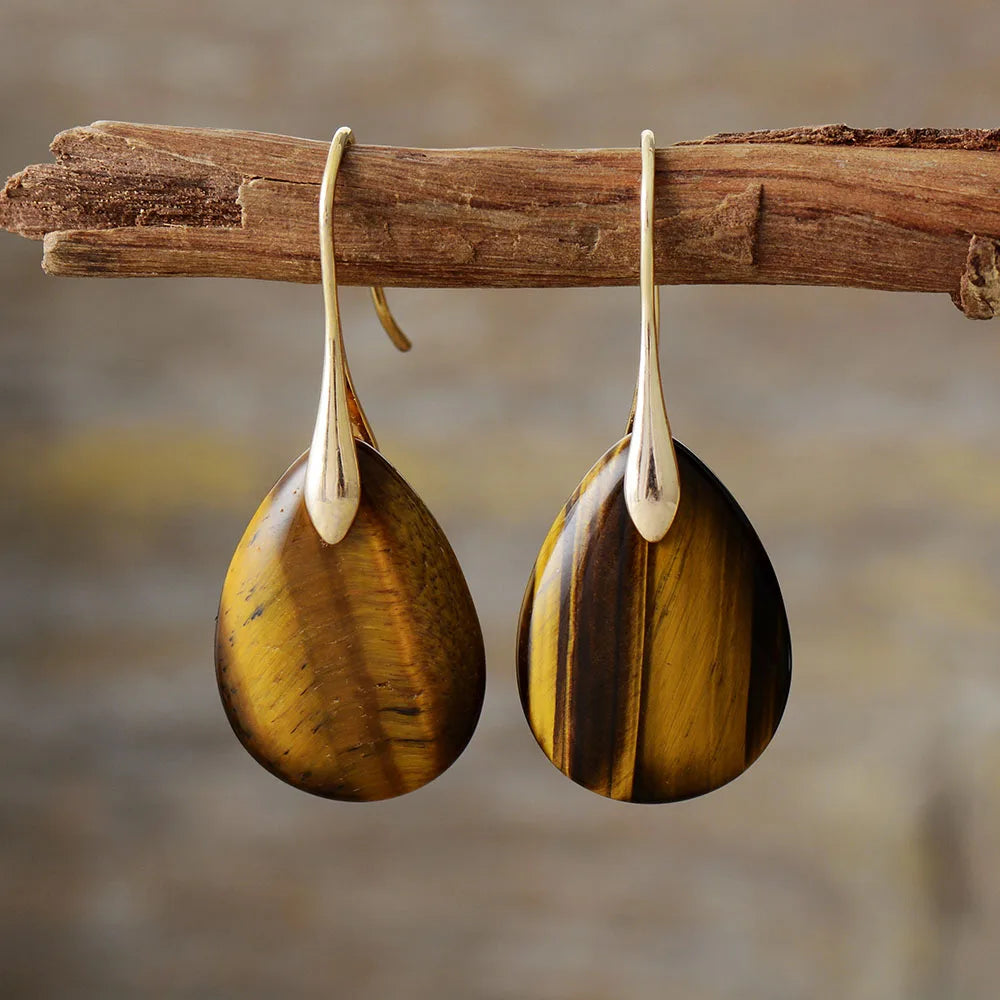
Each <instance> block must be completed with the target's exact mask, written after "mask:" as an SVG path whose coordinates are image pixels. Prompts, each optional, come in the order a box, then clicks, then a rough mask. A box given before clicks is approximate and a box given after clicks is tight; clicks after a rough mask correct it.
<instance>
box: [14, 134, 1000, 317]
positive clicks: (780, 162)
mask: <svg viewBox="0 0 1000 1000" xmlns="http://www.w3.org/2000/svg"><path fill="white" fill-rule="evenodd" d="M326 150H327V143H326V142H319V141H314V140H308V139H294V138H290V137H287V136H277V135H267V134H264V133H256V132H234V131H225V130H215V129H188V128H171V127H166V126H157V125H135V124H128V123H123V122H97V123H95V124H94V125H90V126H86V127H81V128H74V129H70V130H69V131H67V132H63V133H61V134H60V135H58V136H56V138H55V140H54V141H53V143H52V151H53V153H54V154H55V158H56V162H55V163H54V164H42V165H38V166H32V167H27V168H26V169H25V170H23V171H21V172H20V173H18V174H15V175H14V176H13V177H11V178H10V180H9V181H8V182H7V185H6V188H5V189H4V191H3V193H2V194H0V226H2V227H3V228H6V229H8V230H10V231H11V232H15V233H19V234H21V235H23V236H27V237H30V238H32V239H43V238H44V258H43V266H44V268H45V270H46V271H48V272H49V273H50V274H71V275H108V276H112V275H115V276H130V275H131V276H150V275H216V276H228V277H244V278H269V279H276V280H283V281H317V280H318V279H319V260H318V236H317V223H316V205H317V199H318V184H319V180H320V176H321V174H322V170H323V164H324V160H325V157H326ZM638 180H639V155H638V150H637V149H603V150H602V149H598V150H546V149H520V148H496V149H449V150H432V149H402V148H393V147H386V146H365V145H356V146H353V147H352V148H351V151H350V153H349V154H348V155H347V156H346V157H345V160H344V163H343V166H342V168H341V173H340V179H339V182H338V186H337V203H336V210H335V219H336V242H337V261H338V271H337V274H338V278H339V279H340V280H342V281H343V282H345V283H347V284H382V285H422V286H432V287H448V286H451V287H457V286H554V285H564V286H565V285H621V284H634V283H635V282H636V281H637V270H638V259H639V252H638V218H639V213H638V204H637V200H638V193H639V183H638ZM656 191H657V195H656V200H657V205H656V218H657V222H656V232H657V248H656V253H657V262H656V267H657V280H658V281H659V282H661V283H664V284H668V283H714V282H741V283H764V284H809V285H847V286H855V287H864V288H881V289H892V290H900V291H928V292H948V293H950V294H951V296H952V298H953V299H954V300H955V302H956V303H957V304H958V305H959V306H960V307H961V308H962V309H963V310H964V311H965V313H966V315H968V316H971V317H974V318H988V317H990V316H993V315H994V314H995V313H997V312H998V311H1000V275H998V266H997V265H998V259H1000V250H998V248H1000V242H998V240H1000V130H992V131H987V130H976V129H971V130H969V129H966V130H930V129H911V130H904V131H897V130H889V129H881V130H874V131H872V130H867V131H862V130H858V129H850V128H848V127H846V126H842V125H836V126H824V127H822V128H811V129H810V128H803V129H788V130H784V131H780V132H750V133H734V134H726V135H718V136H711V137H709V138H707V139H703V140H701V141H699V142H685V143H679V144H677V145H674V146H669V147H665V148H661V149H660V150H659V151H658V154H657V186H656Z"/></svg>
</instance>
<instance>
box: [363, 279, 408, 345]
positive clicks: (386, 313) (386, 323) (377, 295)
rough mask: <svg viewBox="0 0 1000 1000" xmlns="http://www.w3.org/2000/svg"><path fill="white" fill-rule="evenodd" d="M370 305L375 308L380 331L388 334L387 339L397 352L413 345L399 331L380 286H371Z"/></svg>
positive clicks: (383, 290)
mask: <svg viewBox="0 0 1000 1000" xmlns="http://www.w3.org/2000/svg"><path fill="white" fill-rule="evenodd" d="M372 305H373V306H375V312H376V313H377V314H378V319H379V322H380V323H381V324H382V329H383V330H385V332H386V333H387V334H389V339H390V340H391V341H392V342H393V343H394V344H395V345H396V347H397V348H398V349H399V350H401V351H408V350H409V349H410V348H411V347H412V346H413V344H412V343H410V338H409V337H407V336H406V334H405V333H403V331H402V330H400V328H399V324H398V323H397V322H396V318H395V317H394V316H393V315H392V311H391V310H390V309H389V303H388V302H386V300H385V289H384V288H383V287H382V286H381V285H372Z"/></svg>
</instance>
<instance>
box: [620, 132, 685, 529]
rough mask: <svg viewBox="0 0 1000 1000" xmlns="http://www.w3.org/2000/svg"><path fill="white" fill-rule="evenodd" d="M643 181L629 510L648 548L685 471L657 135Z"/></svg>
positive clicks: (645, 154)
mask: <svg viewBox="0 0 1000 1000" xmlns="http://www.w3.org/2000/svg"><path fill="white" fill-rule="evenodd" d="M641 142H642V180H641V184H640V188H639V216H640V220H641V228H640V234H639V297H640V304H641V322H642V339H641V341H640V347H639V376H638V378H637V379H636V385H635V396H634V398H633V403H632V417H630V418H629V430H630V431H631V434H632V439H631V441H630V442H629V447H628V456H627V458H626V462H625V487H624V488H625V505H626V506H627V507H628V512H629V516H630V517H631V518H632V523H633V524H634V525H635V527H636V530H637V531H638V532H639V534H640V535H642V537H643V538H645V539H646V541H647V542H658V541H659V540H660V539H661V538H663V536H664V535H665V534H666V533H667V531H668V529H669V528H670V525H671V524H672V523H673V520H674V517H675V515H676V514H677V504H678V503H679V501H680V471H679V469H678V467H677V455H676V453H675V452H674V441H673V438H672V437H671V435H670V424H669V423H668V421H667V410H666V406H665V405H664V403H663V385H662V383H661V381H660V359H659V346H660V308H659V289H658V288H657V287H656V277H655V273H654V267H653V221H654V198H653V181H654V177H655V172H656V145H655V140H654V138H653V133H652V132H651V131H650V130H649V129H646V130H645V131H644V132H643V133H642V140H641Z"/></svg>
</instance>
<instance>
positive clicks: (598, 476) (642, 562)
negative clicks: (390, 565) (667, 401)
mask: <svg viewBox="0 0 1000 1000" xmlns="http://www.w3.org/2000/svg"><path fill="white" fill-rule="evenodd" d="M629 441H630V439H629V438H628V437H626V438H624V439H622V440H621V441H619V442H618V443H617V444H616V445H615V446H614V447H613V448H612V449H611V450H610V451H608V452H607V454H605V455H604V456H603V457H602V458H601V459H600V460H599V461H598V462H597V464H596V465H595V466H594V467H593V469H591V470H590V472H589V473H588V474H587V476H586V477H585V478H584V480H583V482H582V483H581V484H580V486H579V488H578V489H577V491H576V492H575V493H574V494H573V496H572V497H571V498H570V500H569V501H568V502H567V504H566V506H565V507H564V508H563V510H562V511H561V512H560V514H559V516H558V517H557V518H556V520H555V522H554V524H553V525H552V528H551V529H550V531H549V533H548V536H547V537H546V539H545V542H544V543H543V545H542V548H541V552H540V553H539V556H538V560H537V562H536V564H535V568H534V571H533V572H532V574H531V578H530V580H529V582H528V588H527V591H526V593H525V597H524V604H523V607H522V610H521V619H520V629H519V637H518V652H517V662H518V686H519V689H520V694H521V702H522V705H523V707H524V712H525V715H526V716H527V719H528V722H529V725H530V726H531V730H532V732H533V733H534V735H535V739H536V740H537V741H538V744H539V746H541V748H542V749H543V750H544V751H545V753H546V755H547V756H548V757H549V759H550V760H551V761H552V762H553V763H554V764H555V765H556V767H558V768H559V769H560V770H561V771H562V772H563V773H564V774H566V775H567V776H568V777H570V778H572V779H573V780H574V781H576V782H578V783H579V784H581V785H584V786H585V787H587V788H589V789H591V790H592V791H594V792H599V793H600V794H602V795H606V796H609V797H610V798H614V799H622V800H625V801H629V802H672V801H676V800H679V799H686V798H690V797H692V796H695V795H701V794H703V793H704V792H709V791H711V790H712V789H715V788H718V787H719V786H720V785H723V784H725V783H726V782H727V781H730V780H732V779H733V778H735V777H736V776H737V775H739V774H742V773H743V771H745V770H746V769H747V768H748V767H749V766H750V765H751V764H752V763H753V762H754V761H755V760H756V759H757V757H758V756H759V755H760V754H761V752H762V751H763V750H764V748H765V747H766V746H767V744H768V742H769V741H770V739H771V737H772V736H773V735H774V731H775V729H776V728H777V726H778V722H779V720H780V719H781V714H782V712H783V710H784V707H785V701H786V700H787V698H788V689H789V683H790V680H791V646H790V641H789V634H788V623H787V619H786V616H785V609H784V605H783V603H782V599H781V592H780V590H779V588H778V582H777V579H776V578H775V575H774V570H773V569H772V568H771V563H770V561H769V560H768V557H767V554H766V552H765V551H764V548H763V546H762V545H761V542H760V539H759V538H758V537H757V534H756V533H755V531H754V529H753V527H752V526H751V525H750V522H749V521H748V520H747V518H746V515H745V514H744V513H743V511H742V510H740V508H739V506H738V505H737V503H736V501H735V500H734V499H733V498H732V496H730V494H729V493H728V491H727V490H726V489H725V487H724V486H723V485H722V484H721V483H720V482H719V480H718V479H716V478H715V476H714V475H713V474H712V473H711V472H710V471H709V470H708V469H707V468H706V467H705V466H704V465H703V464H702V463H701V462H700V461H699V460H698V459H697V458H696V457H695V456H694V455H692V454H691V452H689V451H688V450H687V449H686V448H684V447H683V446H681V445H679V444H677V443H676V442H675V446H676V452H677V457H678V467H679V473H680V498H681V499H680V503H679V505H678V507H677V511H676V515H675V516H674V519H673V522H672V524H671V526H670V529H669V531H668V532H667V533H666V535H665V536H664V537H663V538H662V539H661V540H659V541H656V542H648V541H646V540H645V539H644V538H643V537H642V536H641V535H640V534H639V532H638V530H637V529H636V527H635V525H634V524H633V522H632V519H631V517H630V515H629V511H628V509H627V506H626V503H625V497H624V480H625V466H626V460H627V456H628V446H629Z"/></svg>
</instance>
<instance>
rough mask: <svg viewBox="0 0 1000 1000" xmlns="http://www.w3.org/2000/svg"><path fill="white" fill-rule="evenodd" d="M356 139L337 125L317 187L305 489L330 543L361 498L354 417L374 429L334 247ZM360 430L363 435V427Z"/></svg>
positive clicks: (315, 521) (343, 530) (318, 524)
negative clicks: (320, 308) (319, 310)
mask: <svg viewBox="0 0 1000 1000" xmlns="http://www.w3.org/2000/svg"><path fill="white" fill-rule="evenodd" d="M353 141H354V134H353V132H352V131H351V129H350V128H348V127H347V126H346V125H345V126H343V127H342V128H339V129H337V131H336V133H335V134H334V136H333V140H332V141H331V143H330V151H329V153H328V154H327V158H326V168H325V169H324V171H323V183H322V185H321V186H320V192H319V256H320V269H321V272H322V280H323V303H324V307H325V313H326V337H325V342H324V350H323V381H322V384H321V386H320V396H319V410H318V412H317V414H316V426H315V428H314V429H313V436H312V445H311V446H310V448H309V457H308V458H307V460H306V478H305V487H304V493H305V504H306V510H307V511H308V512H309V517H310V518H311V519H312V523H313V526H314V527H315V528H316V531H317V532H318V534H319V536H320V537H321V538H322V539H323V541H324V542H327V543H328V544H330V545H333V544H334V543H335V542H339V541H340V540H341V539H342V538H343V537H344V535H346V534H347V532H348V530H349V529H350V527H351V524H352V523H353V521H354V517H355V515H356V514H357V512H358V506H359V505H360V503H361V476H360V473H359V471H358V454H357V448H356V447H355V444H354V426H353V425H354V423H355V421H357V422H359V424H360V427H361V429H362V431H365V430H367V432H368V435H369V436H370V433H371V430H370V428H369V427H368V421H367V420H366V419H365V417H364V413H363V412H362V411H361V407H360V405H359V404H358V402H357V397H356V396H355V394H354V387H353V385H351V376H350V372H349V371H348V368H347V359H346V357H345V356H344V341H343V334H342V331H341V327H340V303H339V301H338V298H337V273H336V264H335V261H334V252H333V194H334V190H335V188H336V185H337V171H338V169H339V167H340V161H341V159H342V158H343V155H344V150H345V149H346V148H347V146H348V145H350V143H352V142H353ZM352 404H353V406H352ZM352 409H353V410H354V411H355V412H354V414H352V412H351V411H352ZM352 416H353V417H354V419H353V420H352ZM362 436H363V437H364V436H365V435H364V433H362Z"/></svg>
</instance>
